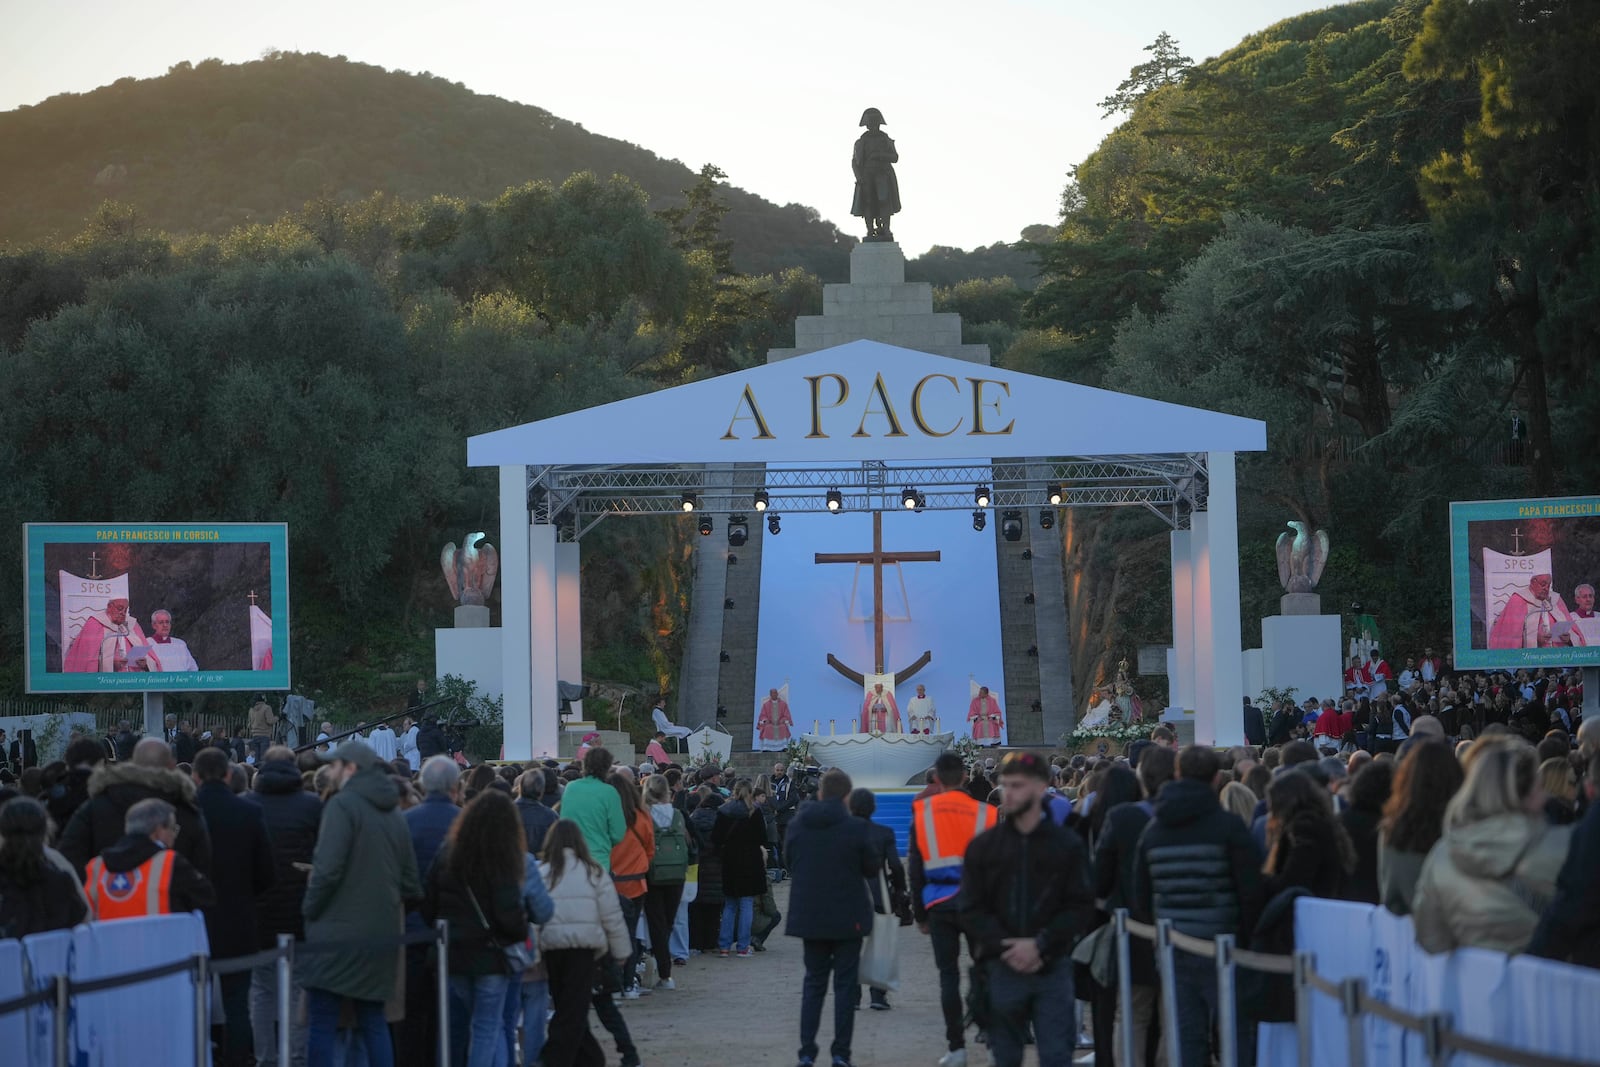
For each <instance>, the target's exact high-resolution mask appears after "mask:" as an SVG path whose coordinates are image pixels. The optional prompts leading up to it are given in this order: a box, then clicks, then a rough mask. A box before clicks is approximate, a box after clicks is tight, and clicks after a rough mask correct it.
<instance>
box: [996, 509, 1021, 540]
mask: <svg viewBox="0 0 1600 1067" xmlns="http://www.w3.org/2000/svg"><path fill="white" fill-rule="evenodd" d="M1000 536H1001V537H1004V538H1005V539H1006V540H1007V541H1020V540H1022V512H1020V511H1008V512H1006V513H1005V514H1003V515H1001V516H1000Z"/></svg>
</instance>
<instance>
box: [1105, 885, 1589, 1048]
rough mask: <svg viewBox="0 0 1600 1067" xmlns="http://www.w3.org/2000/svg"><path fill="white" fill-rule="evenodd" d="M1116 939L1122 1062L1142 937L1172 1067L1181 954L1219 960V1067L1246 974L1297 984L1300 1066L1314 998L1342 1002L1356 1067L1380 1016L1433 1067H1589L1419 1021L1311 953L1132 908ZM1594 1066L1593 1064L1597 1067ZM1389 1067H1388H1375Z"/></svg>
mask: <svg viewBox="0 0 1600 1067" xmlns="http://www.w3.org/2000/svg"><path fill="white" fill-rule="evenodd" d="M1112 923H1113V924H1114V926H1113V932H1114V934H1115V936H1116V954H1117V996H1118V999H1119V1001H1120V1003H1121V1004H1122V1005H1123V1010H1122V1011H1121V1012H1120V1013H1119V1020H1120V1025H1119V1026H1118V1027H1117V1034H1116V1042H1117V1050H1118V1053H1119V1056H1118V1062H1120V1063H1133V1062H1134V1030H1133V1022H1134V1021H1133V1012H1132V1011H1131V1010H1128V1005H1130V1004H1132V1003H1133V984H1132V977H1131V974H1130V972H1129V946H1130V943H1131V942H1130V940H1129V939H1130V937H1138V938H1142V939H1144V940H1145V941H1149V942H1151V943H1152V944H1153V945H1154V946H1155V953H1156V966H1157V970H1158V972H1159V974H1160V977H1161V1026H1162V1033H1164V1034H1166V1035H1167V1039H1166V1046H1167V1067H1181V1060H1180V1056H1181V1050H1180V1047H1179V1042H1178V1004H1177V985H1176V974H1175V962H1174V959H1175V954H1176V953H1177V952H1178V951H1180V950H1181V951H1183V952H1186V953H1188V954H1189V955H1191V956H1198V957H1201V958H1204V959H1211V960H1215V961H1216V968H1217V1031H1218V1037H1219V1046H1220V1049H1219V1051H1220V1056H1219V1059H1218V1065H1219V1067H1238V1064H1239V1062H1240V1049H1239V1047H1238V1034H1239V1030H1238V1025H1237V1023H1238V1018H1239V997H1238V987H1237V978H1238V969H1239V968H1240V967H1244V968H1246V969H1248V970H1252V971H1258V972H1262V973H1266V974H1276V975H1286V976H1289V977H1291V978H1292V979H1293V980H1294V1003H1295V1036H1296V1038H1297V1044H1298V1056H1297V1059H1298V1063H1299V1067H1312V1039H1313V1033H1312V1021H1311V1019H1312V1010H1311V998H1312V994H1314V993H1320V994H1322V995H1323V996H1327V997H1332V998H1333V999H1334V1000H1336V1001H1338V1003H1339V1007H1340V1012H1341V1014H1342V1016H1343V1018H1344V1022H1345V1027H1346V1029H1347V1031H1348V1035H1349V1045H1350V1048H1349V1064H1350V1067H1366V1036H1365V1033H1364V1023H1365V1020H1366V1018H1367V1017H1368V1016H1369V1015H1370V1016H1376V1017H1377V1018H1380V1019H1383V1020H1385V1021H1386V1022H1389V1023H1392V1024H1393V1025H1395V1026H1397V1027H1400V1028H1401V1029H1403V1030H1406V1031H1409V1032H1411V1033H1414V1034H1418V1035H1420V1036H1421V1038H1422V1043H1423V1050H1424V1055H1425V1056H1426V1057H1427V1059H1428V1063H1429V1064H1430V1065H1431V1067H1447V1065H1448V1064H1449V1062H1450V1057H1451V1056H1452V1055H1454V1054H1455V1053H1457V1052H1461V1053H1467V1054H1470V1055H1473V1056H1480V1057H1483V1058H1485V1059H1490V1060H1494V1061H1497V1062H1499V1063H1506V1064H1511V1065H1513V1067H1584V1065H1583V1064H1582V1063H1580V1062H1579V1061H1576V1060H1568V1059H1563V1058H1560V1057H1556V1056H1547V1055H1544V1054H1542V1053H1537V1052H1527V1051H1524V1050H1522V1049H1514V1048H1509V1047H1507V1046H1504V1045H1499V1044H1495V1043H1494V1042H1491V1041H1485V1040H1482V1039H1481V1038H1476V1037H1469V1036H1467V1035H1466V1034H1461V1033H1457V1032H1455V1031H1454V1030H1453V1029H1452V1020H1451V1018H1450V1016H1449V1015H1448V1014H1447V1013H1436V1014H1432V1015H1413V1014H1410V1013H1409V1012H1404V1011H1400V1010H1399V1009H1397V1008H1395V1007H1393V1006H1392V1005H1390V1004H1388V1003H1386V1002H1385V1001H1383V1000H1382V999H1379V998H1376V997H1373V996H1371V995H1370V994H1369V993H1368V992H1367V983H1366V981H1365V980H1364V979H1360V978H1349V979H1345V980H1344V981H1339V982H1333V981H1329V980H1328V979H1326V978H1324V977H1323V976H1322V975H1320V974H1318V973H1317V972H1316V959H1315V957H1314V955H1313V954H1312V953H1310V952H1296V953H1295V954H1294V955H1293V956H1278V955H1269V954H1266V953H1260V952H1249V951H1246V950H1244V949H1240V948H1238V947H1236V946H1235V943H1234V938H1233V936H1232V935H1230V934H1222V935H1219V936H1218V937H1217V938H1216V939H1215V940H1213V941H1206V940H1204V939H1202V938H1198V937H1190V936H1189V935H1187V934H1183V933H1179V932H1178V931H1177V930H1174V929H1173V928H1172V922H1171V920H1169V919H1162V920H1160V921H1159V922H1157V923H1156V924H1155V925H1154V926H1151V925H1149V924H1146V923H1141V922H1136V921H1134V920H1133V919H1131V918H1129V917H1128V912H1127V909H1125V908H1118V909H1117V910H1116V911H1115V912H1114V913H1113V914H1112ZM1592 1063H1593V1061H1591V1065H1592ZM1375 1067H1382V1065H1375Z"/></svg>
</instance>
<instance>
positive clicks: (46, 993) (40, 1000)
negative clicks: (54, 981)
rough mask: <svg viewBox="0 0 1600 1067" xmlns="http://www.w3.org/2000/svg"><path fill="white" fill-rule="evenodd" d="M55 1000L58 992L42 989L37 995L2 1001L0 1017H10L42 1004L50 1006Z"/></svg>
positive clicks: (31, 994)
mask: <svg viewBox="0 0 1600 1067" xmlns="http://www.w3.org/2000/svg"><path fill="white" fill-rule="evenodd" d="M55 999H56V991H55V990H54V989H41V990H40V991H39V992H37V993H29V994H27V995H26V996H21V997H12V998H11V999H10V1000H0V1015H10V1014H11V1013H12V1012H14V1011H27V1010H28V1009H29V1008H36V1007H38V1006H39V1005H40V1004H48V1003H50V1002H51V1001H53V1000H55Z"/></svg>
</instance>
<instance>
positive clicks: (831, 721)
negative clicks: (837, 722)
mask: <svg viewBox="0 0 1600 1067" xmlns="http://www.w3.org/2000/svg"><path fill="white" fill-rule="evenodd" d="M833 723H834V720H832V719H829V720H828V736H829V737H832V736H833Z"/></svg>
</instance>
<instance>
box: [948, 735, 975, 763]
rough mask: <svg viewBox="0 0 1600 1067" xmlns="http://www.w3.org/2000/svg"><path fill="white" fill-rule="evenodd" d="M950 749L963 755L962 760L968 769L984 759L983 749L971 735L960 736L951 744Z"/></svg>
mask: <svg viewBox="0 0 1600 1067" xmlns="http://www.w3.org/2000/svg"><path fill="white" fill-rule="evenodd" d="M950 751H951V752H954V753H955V754H956V755H958V756H960V757H961V762H962V763H963V764H965V765H966V768H967V770H968V771H971V770H972V768H973V766H974V765H975V764H977V763H978V762H980V761H981V760H982V759H983V749H982V748H981V747H980V746H979V745H978V743H977V742H976V741H974V740H973V739H972V738H970V737H958V738H956V739H955V743H954V744H952V745H951V746H950Z"/></svg>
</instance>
